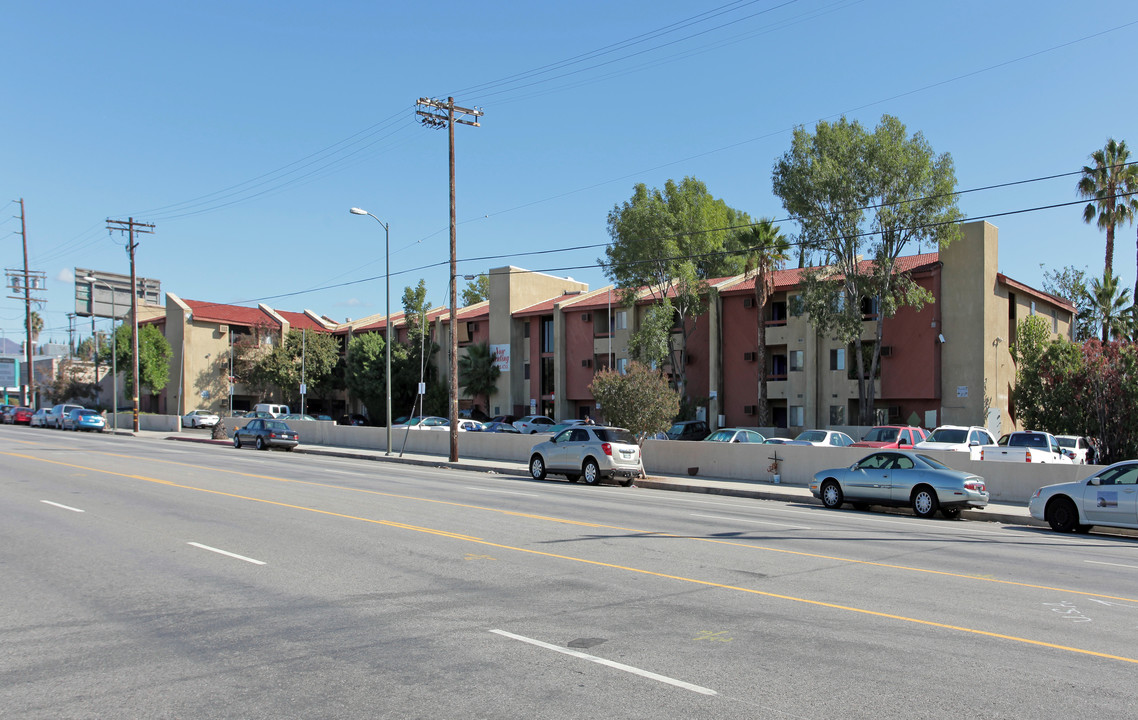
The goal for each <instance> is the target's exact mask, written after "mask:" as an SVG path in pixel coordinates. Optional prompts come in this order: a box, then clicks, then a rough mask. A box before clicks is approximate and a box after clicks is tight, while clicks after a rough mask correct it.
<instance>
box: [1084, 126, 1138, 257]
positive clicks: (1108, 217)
mask: <svg viewBox="0 0 1138 720" xmlns="http://www.w3.org/2000/svg"><path fill="white" fill-rule="evenodd" d="M1129 157H1130V149H1129V148H1127V147H1126V141H1125V140H1122V141H1119V142H1116V141H1115V140H1114V138H1110V139H1109V140H1107V141H1106V147H1104V148H1103V149H1102V150H1095V151H1094V152H1093V153H1091V160H1094V163H1095V164H1094V167H1091V166H1089V165H1084V166H1083V176H1082V177H1081V178H1080V179H1079V184H1078V185H1077V186H1076V190H1077V191H1078V193H1079V195H1081V196H1082V197H1085V198H1088V199H1090V201H1091V202H1089V203H1087V207H1086V208H1085V209H1084V210H1083V221H1084V222H1087V223H1090V222H1092V221H1096V220H1097V223H1098V226H1099V228H1100V229H1102V230H1106V265H1105V267H1104V269H1103V277H1104V278H1110V277H1113V276H1114V229H1115V228H1116V227H1118V226H1119V225H1122V224H1123V223H1124V222H1127V221H1129V220H1132V219H1133V217H1134V210H1135V207H1134V205H1133V204H1132V203H1131V202H1130V201H1129V200H1128V199H1127V198H1120V197H1118V196H1119V195H1120V194H1122V193H1124V192H1126V190H1127V187H1126V186H1127V184H1128V178H1129V177H1130V175H1129V173H1130V167H1129V166H1127V165H1126V162H1127V160H1128V159H1129Z"/></svg>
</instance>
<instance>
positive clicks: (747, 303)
mask: <svg viewBox="0 0 1138 720" xmlns="http://www.w3.org/2000/svg"><path fill="white" fill-rule="evenodd" d="M754 306H755V299H754V298H753V297H745V298H743V307H745V308H753V307H754Z"/></svg>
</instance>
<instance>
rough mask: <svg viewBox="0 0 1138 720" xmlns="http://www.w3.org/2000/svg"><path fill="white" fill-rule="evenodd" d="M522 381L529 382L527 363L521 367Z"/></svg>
mask: <svg viewBox="0 0 1138 720" xmlns="http://www.w3.org/2000/svg"><path fill="white" fill-rule="evenodd" d="M527 324H528V323H527ZM522 379H523V380H529V363H525V364H524V365H522Z"/></svg>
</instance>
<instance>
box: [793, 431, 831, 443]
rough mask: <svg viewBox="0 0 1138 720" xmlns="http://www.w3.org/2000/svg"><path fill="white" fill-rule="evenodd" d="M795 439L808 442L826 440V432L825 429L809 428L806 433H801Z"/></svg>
mask: <svg viewBox="0 0 1138 720" xmlns="http://www.w3.org/2000/svg"><path fill="white" fill-rule="evenodd" d="M794 439H795V440H805V441H806V442H825V441H826V432H825V431H824V430H807V431H806V432H804V433H799V435H798V437H796V438H794Z"/></svg>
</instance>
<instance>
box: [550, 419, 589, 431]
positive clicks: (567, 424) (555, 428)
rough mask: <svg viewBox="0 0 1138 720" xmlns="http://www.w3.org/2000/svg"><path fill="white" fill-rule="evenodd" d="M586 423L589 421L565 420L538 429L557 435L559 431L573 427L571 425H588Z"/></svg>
mask: <svg viewBox="0 0 1138 720" xmlns="http://www.w3.org/2000/svg"><path fill="white" fill-rule="evenodd" d="M586 424H587V423H586V422H585V421H584V420H565V421H563V422H559V423H557V424H556V425H550V426H549V427H543V428H542V429H540V430H538V432H540V433H549V434H550V435H556V434H557V433H559V432H561V431H562V430H564V429H565V428H571V427H575V426H577V425H586Z"/></svg>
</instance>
